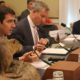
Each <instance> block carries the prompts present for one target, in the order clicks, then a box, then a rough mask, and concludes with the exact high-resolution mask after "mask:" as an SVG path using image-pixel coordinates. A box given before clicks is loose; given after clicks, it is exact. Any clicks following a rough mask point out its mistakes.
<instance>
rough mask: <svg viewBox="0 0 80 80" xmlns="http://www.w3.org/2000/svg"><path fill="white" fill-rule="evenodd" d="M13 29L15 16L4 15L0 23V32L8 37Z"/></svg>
mask: <svg viewBox="0 0 80 80" xmlns="http://www.w3.org/2000/svg"><path fill="white" fill-rule="evenodd" d="M13 28H15V16H14V15H12V14H6V15H5V19H4V20H3V22H2V23H1V22H0V30H1V32H2V34H4V35H10V34H11V32H12V30H13Z"/></svg>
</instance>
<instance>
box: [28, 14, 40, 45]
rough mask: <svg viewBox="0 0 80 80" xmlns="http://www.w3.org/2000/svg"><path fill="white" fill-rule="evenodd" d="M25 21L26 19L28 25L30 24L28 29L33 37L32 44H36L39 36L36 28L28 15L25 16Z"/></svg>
mask: <svg viewBox="0 0 80 80" xmlns="http://www.w3.org/2000/svg"><path fill="white" fill-rule="evenodd" d="M27 19H28V21H29V24H30V29H31V32H32V37H33V40H34V44H36V43H37V42H38V41H39V34H38V32H37V26H36V25H35V24H34V23H33V21H32V20H31V18H30V16H29V15H28V16H27Z"/></svg>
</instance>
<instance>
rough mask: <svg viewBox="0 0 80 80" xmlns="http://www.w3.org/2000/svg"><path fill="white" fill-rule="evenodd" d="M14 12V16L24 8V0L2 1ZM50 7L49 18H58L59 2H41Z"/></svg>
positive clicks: (48, 0) (53, 0)
mask: <svg viewBox="0 0 80 80" xmlns="http://www.w3.org/2000/svg"><path fill="white" fill-rule="evenodd" d="M4 1H5V2H7V3H8V4H9V5H10V7H11V8H13V9H14V10H15V11H16V15H20V13H21V12H22V11H23V10H24V9H25V8H26V0H4ZM42 1H44V2H45V3H46V4H48V6H49V7H50V12H49V16H50V17H59V0H42Z"/></svg>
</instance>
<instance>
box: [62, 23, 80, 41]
mask: <svg viewBox="0 0 80 80" xmlns="http://www.w3.org/2000/svg"><path fill="white" fill-rule="evenodd" d="M61 25H62V26H63V27H66V28H67V29H68V30H69V31H70V32H71V30H70V28H68V27H67V26H66V24H64V23H61ZM71 34H72V32H71ZM72 35H73V37H74V38H75V40H77V41H78V42H79V40H78V39H77V38H76V36H75V35H74V34H72Z"/></svg>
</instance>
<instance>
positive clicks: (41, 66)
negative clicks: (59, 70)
mask: <svg viewBox="0 0 80 80" xmlns="http://www.w3.org/2000/svg"><path fill="white" fill-rule="evenodd" d="M31 64H32V65H33V66H34V67H36V68H38V69H44V70H45V69H47V68H48V67H49V65H48V64H46V63H45V62H43V61H42V60H40V59H39V60H37V61H35V62H32V63H31Z"/></svg>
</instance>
